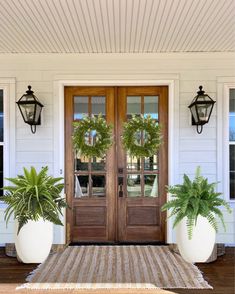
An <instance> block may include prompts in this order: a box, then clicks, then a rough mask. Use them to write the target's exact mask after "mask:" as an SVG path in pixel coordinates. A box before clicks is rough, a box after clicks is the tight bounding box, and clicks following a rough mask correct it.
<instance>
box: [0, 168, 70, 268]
mask: <svg viewBox="0 0 235 294" xmlns="http://www.w3.org/2000/svg"><path fill="white" fill-rule="evenodd" d="M47 172H48V167H43V168H42V170H41V171H40V172H39V173H37V172H36V170H35V168H34V167H31V169H30V170H27V169H26V168H24V174H23V175H18V176H17V177H16V178H7V180H8V181H9V182H11V183H12V184H13V185H12V186H5V187H3V190H4V191H5V193H4V194H5V195H4V196H2V197H1V200H2V201H4V202H5V203H6V204H7V205H8V206H7V208H6V210H5V220H6V223H8V221H9V219H10V217H11V216H13V217H14V219H15V220H16V230H15V246H16V251H17V255H18V257H19V258H20V260H21V261H23V262H24V263H41V262H43V261H44V260H45V259H46V258H47V256H48V254H49V252H50V249H51V245H52V241H53V224H56V225H63V224H62V222H61V220H60V218H59V215H60V214H61V215H62V208H63V207H66V202H65V199H64V198H62V197H61V196H60V193H61V191H62V190H63V188H64V184H63V183H61V182H60V181H61V180H62V178H53V177H52V176H49V175H48V174H47Z"/></svg>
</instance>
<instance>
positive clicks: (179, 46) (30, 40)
mask: <svg viewBox="0 0 235 294" xmlns="http://www.w3.org/2000/svg"><path fill="white" fill-rule="evenodd" d="M234 34H235V0H0V53H120V52H123V53H126V52H127V53H129V52H136V53H144V52H153V53H154V52H195V51H196V52H229V51H233V52H234V51H235V35H234Z"/></svg>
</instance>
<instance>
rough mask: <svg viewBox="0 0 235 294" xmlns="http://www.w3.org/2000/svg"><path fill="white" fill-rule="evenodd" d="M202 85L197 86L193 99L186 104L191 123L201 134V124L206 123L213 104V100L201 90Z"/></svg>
mask: <svg viewBox="0 0 235 294" xmlns="http://www.w3.org/2000/svg"><path fill="white" fill-rule="evenodd" d="M202 88H203V87H202V86H199V91H198V92H197V96H195V97H194V98H193V101H192V102H191V104H190V105H189V106H188V108H189V109H190V111H191V114H192V125H196V126H197V132H198V134H201V132H202V129H203V125H204V124H206V123H208V122H209V120H210V116H211V113H212V110H213V107H214V104H215V101H214V100H213V99H212V98H211V97H210V96H209V95H207V94H205V91H203V90H202Z"/></svg>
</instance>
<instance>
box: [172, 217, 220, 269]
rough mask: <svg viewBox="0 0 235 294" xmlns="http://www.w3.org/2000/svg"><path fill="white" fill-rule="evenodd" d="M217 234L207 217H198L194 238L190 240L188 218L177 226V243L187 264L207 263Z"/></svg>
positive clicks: (194, 228)
mask: <svg viewBox="0 0 235 294" xmlns="http://www.w3.org/2000/svg"><path fill="white" fill-rule="evenodd" d="M215 237H216V232H215V229H214V228H213V227H212V226H211V225H210V224H209V222H208V220H207V219H206V218H205V217H202V216H200V215H199V216H198V218H197V224H196V226H194V227H193V236H192V239H191V240H189V238H188V232H187V225H186V218H184V219H183V220H182V221H181V222H180V223H179V224H178V225H177V226H176V243H177V245H178V249H179V252H180V254H181V256H182V257H183V258H184V260H185V261H187V262H191V263H194V262H205V261H207V259H208V258H209V257H210V255H211V253H212V251H213V248H214V244H215Z"/></svg>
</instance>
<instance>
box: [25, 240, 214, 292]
mask: <svg viewBox="0 0 235 294" xmlns="http://www.w3.org/2000/svg"><path fill="white" fill-rule="evenodd" d="M27 281H28V282H29V283H26V284H24V285H22V286H21V287H20V288H28V289H112V288H115V289H117V288H119V289H120V288H125V289H127V288H128V289H132V288H134V289H154V288H167V289H173V288H188V289H212V287H211V286H210V285H209V284H208V283H207V282H206V281H205V280H204V279H203V276H202V274H201V272H200V271H199V269H198V268H197V267H196V266H195V265H193V264H190V263H187V262H185V261H184V260H183V259H182V257H181V256H179V255H178V254H176V253H174V252H172V251H170V249H169V247H168V246H72V247H67V248H66V249H65V250H64V251H63V252H62V253H56V254H54V255H52V256H50V257H49V258H48V259H47V260H46V261H45V262H44V263H42V264H41V265H40V266H39V267H38V268H37V269H36V270H35V271H33V272H32V273H31V274H30V275H29V277H28V278H27Z"/></svg>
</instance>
